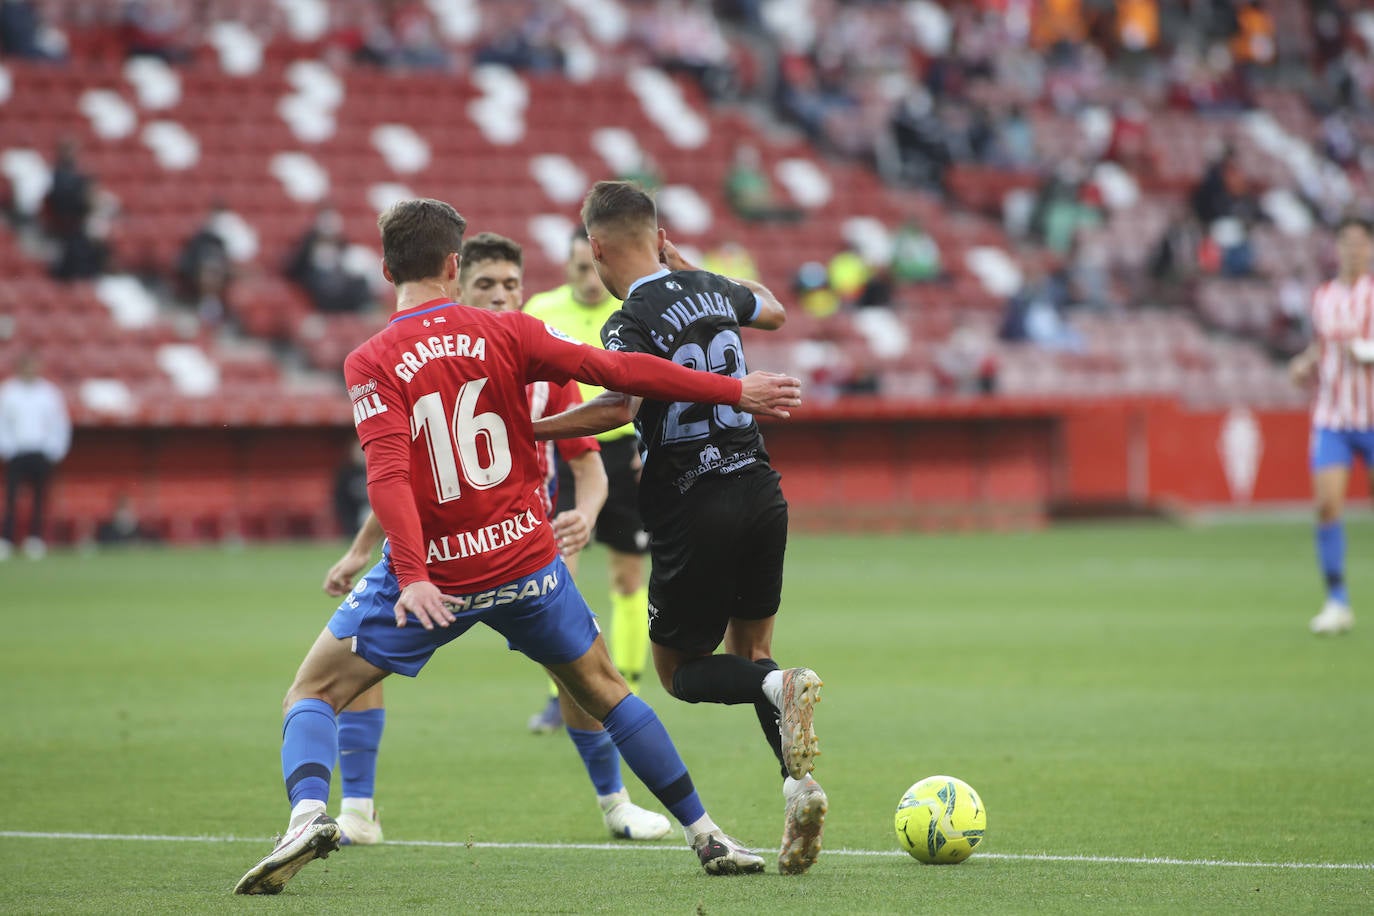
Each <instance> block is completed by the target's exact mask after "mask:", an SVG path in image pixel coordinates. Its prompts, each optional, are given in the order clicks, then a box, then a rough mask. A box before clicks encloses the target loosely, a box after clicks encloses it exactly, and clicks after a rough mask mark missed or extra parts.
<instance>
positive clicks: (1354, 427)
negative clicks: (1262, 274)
mask: <svg viewBox="0 0 1374 916" xmlns="http://www.w3.org/2000/svg"><path fill="white" fill-rule="evenodd" d="M1372 233H1374V227H1371V225H1370V223H1369V222H1367V221H1365V220H1361V219H1355V218H1348V219H1345V220H1343V221H1342V222H1341V224H1340V226H1339V228H1338V229H1337V231H1336V260H1337V262H1338V273H1337V276H1336V279H1334V280H1331V281H1329V282H1327V283H1323V284H1322V285H1321V286H1320V287H1318V288H1317V291H1316V293H1315V294H1314V295H1313V297H1312V332H1313V336H1314V338H1315V339H1314V340H1313V342H1312V344H1311V346H1309V347H1308V348H1307V349H1306V350H1304V351H1303V352H1302V353H1300V354H1298V355H1297V356H1296V357H1294V358H1293V361H1292V363H1291V364H1290V366H1289V369H1290V371H1291V373H1292V376H1293V379H1294V381H1296V382H1298V383H1299V384H1304V383H1306V382H1308V381H1310V380H1311V379H1313V378H1315V379H1316V383H1317V397H1316V400H1315V401H1314V402H1313V404H1312V491H1313V494H1314V496H1315V497H1316V502H1317V559H1318V561H1319V563H1320V564H1321V570H1322V575H1323V577H1324V578H1325V580H1326V603H1325V604H1324V605H1323V606H1322V609H1321V612H1320V613H1319V614H1317V616H1315V617H1313V618H1312V620H1311V622H1310V623H1309V624H1308V626H1309V628H1310V629H1311V630H1312V632H1313V633H1318V634H1326V635H1334V634H1338V633H1345V632H1347V631H1348V630H1350V628H1351V627H1353V626H1354V625H1355V615H1354V614H1353V613H1352V612H1351V610H1350V598H1349V595H1348V593H1347V591H1346V587H1345V526H1344V523H1343V522H1342V519H1341V516H1342V513H1343V511H1344V508H1345V491H1346V485H1347V484H1348V483H1349V481H1350V466H1351V464H1352V462H1353V460H1354V457H1355V456H1356V455H1359V456H1360V458H1361V459H1362V460H1363V461H1364V466H1365V470H1366V471H1370V470H1374V279H1372V278H1371V277H1370V276H1369V267H1370V259H1371V247H1372V246H1371V234H1372Z"/></svg>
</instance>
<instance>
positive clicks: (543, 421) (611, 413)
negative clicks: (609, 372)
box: [534, 391, 642, 512]
mask: <svg viewBox="0 0 1374 916" xmlns="http://www.w3.org/2000/svg"><path fill="white" fill-rule="evenodd" d="M641 403H642V399H641V398H636V397H632V396H630V395H628V394H621V393H620V392H618V391H603V392H602V393H601V394H599V395H597V396H596V397H594V398H592V399H591V400H590V401H583V402H582V403H581V404H578V405H577V406H576V407H572V408H569V409H568V410H565V411H563V412H562V413H559V414H554V415H553V416H551V417H541V418H540V419H538V420H535V421H534V438H535V439H536V440H538V441H541V442H543V441H547V440H549V439H554V440H557V439H576V438H577V437H578V436H596V435H600V434H601V433H605V432H610V431H611V430H613V429H618V428H619V427H621V426H624V425H625V424H626V423H629V422H631V421H632V420H634V418H635V414H637V413H639V405H640V404H641ZM602 471H603V473H604V471H605V468H604V467H603V468H602ZM577 492H578V493H581V492H582V490H581V488H580V487H579V489H578V491H577ZM597 511H598V512H599V511H600V510H597Z"/></svg>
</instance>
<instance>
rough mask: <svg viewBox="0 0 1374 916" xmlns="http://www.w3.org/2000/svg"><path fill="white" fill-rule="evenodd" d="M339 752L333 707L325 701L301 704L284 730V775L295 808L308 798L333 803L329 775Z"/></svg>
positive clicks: (290, 714)
mask: <svg viewBox="0 0 1374 916" xmlns="http://www.w3.org/2000/svg"><path fill="white" fill-rule="evenodd" d="M338 752H339V730H338V726H337V725H335V724H334V709H333V707H331V706H330V705H329V704H328V703H326V702H325V701H324V700H315V699H309V700H297V701H296V703H295V705H293V706H292V707H291V708H290V709H289V710H287V713H286V721H285V722H283V723H282V727H281V772H282V776H283V777H284V778H285V779H286V794H287V797H289V798H290V799H291V806H292V807H293V808H294V807H295V806H296V803H297V802H299V801H301V800H302V799H306V798H315V799H319V800H320V801H322V802H327V801H329V774H330V771H331V770H333V768H334V758H335V756H337V754H338Z"/></svg>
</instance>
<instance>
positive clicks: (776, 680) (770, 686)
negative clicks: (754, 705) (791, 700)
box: [763, 671, 782, 709]
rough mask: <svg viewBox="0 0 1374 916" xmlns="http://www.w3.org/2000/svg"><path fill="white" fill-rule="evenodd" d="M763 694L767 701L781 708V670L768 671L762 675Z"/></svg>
mask: <svg viewBox="0 0 1374 916" xmlns="http://www.w3.org/2000/svg"><path fill="white" fill-rule="evenodd" d="M763 695H764V696H766V697H768V702H770V703H772V704H773V705H774V706H776V707H778V709H782V671H770V672H768V673H767V674H765V675H764V676H763Z"/></svg>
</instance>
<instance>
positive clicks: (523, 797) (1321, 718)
mask: <svg viewBox="0 0 1374 916" xmlns="http://www.w3.org/2000/svg"><path fill="white" fill-rule="evenodd" d="M1371 554H1374V524H1371V523H1370V522H1369V521H1368V520H1363V521H1360V522H1357V523H1353V524H1352V525H1351V528H1350V555H1351V558H1352V570H1351V572H1352V577H1351V578H1352V583H1351V584H1352V591H1353V594H1354V596H1355V599H1356V610H1357V612H1360V611H1361V610H1362V609H1364V608H1368V609H1369V610H1368V611H1366V612H1365V614H1364V616H1363V618H1362V626H1361V627H1358V628H1357V629H1356V630H1355V631H1354V633H1352V634H1350V635H1349V636H1347V637H1344V638H1340V639H1318V638H1316V637H1313V636H1311V635H1309V634H1308V633H1307V631H1306V623H1307V619H1308V617H1309V616H1311V614H1312V613H1314V612H1315V611H1316V610H1317V608H1318V605H1319V604H1320V595H1319V589H1318V581H1317V578H1318V577H1317V574H1316V571H1315V564H1314V560H1313V550H1312V545H1311V531H1310V527H1309V526H1308V525H1306V524H1302V523H1298V522H1290V523H1282V522H1273V523H1265V522H1258V521H1252V522H1245V523H1239V524H1225V525H1219V526H1215V527H1203V528H1184V527H1177V526H1171V525H1165V524H1131V525H1092V526H1071V527H1064V528H1059V529H1054V530H1051V531H1046V532H1039V533H1031V534H998V535H993V534H988V535H959V536H939V537H935V536H925V537H917V536H911V537H871V538H870V537H812V536H797V537H795V538H794V539H793V541H792V545H791V548H790V554H789V562H788V572H787V585H786V595H785V601H784V608H783V612H782V615H781V616H780V618H779V625H778V632H777V638H776V642H775V654H776V657H777V658H778V659H779V660H780V661H781V662H782V663H783V664H784V665H786V664H792V663H805V664H808V665H810V666H812V667H814V668H816V669H817V670H818V671H819V672H820V673H821V675H822V676H823V677H824V678H825V681H826V687H825V691H824V702H823V703H821V705H820V706H819V707H818V710H817V731H818V733H819V734H820V736H821V743H822V749H823V751H824V754H823V756H822V757H821V758H820V760H819V763H818V767H817V776H818V777H819V778H820V779H821V781H822V783H823V784H824V785H825V787H826V789H827V790H828V792H829V795H830V800H831V813H830V818H829V822H828V824H827V826H826V833H825V845H826V850H827V853H826V854H825V855H823V856H822V859H821V861H820V863H819V864H818V865H817V866H816V867H815V868H814V869H813V870H812V872H811V873H810V874H808V875H805V876H803V877H800V878H783V877H781V876H779V875H777V874H774V873H769V874H766V875H763V876H752V877H743V878H734V879H724V878H709V877H707V876H706V875H704V874H703V873H701V870H700V868H699V867H698V866H697V864H696V860H695V857H693V856H692V855H691V853H690V852H689V851H687V850H686V848H685V847H684V846H683V844H682V843H681V841H680V840H678V839H676V838H674V839H673V840H672V841H665V842H663V843H659V844H650V846H649V847H647V848H646V847H640V846H629V845H625V844H614V845H611V844H610V843H609V839H608V838H607V837H606V836H605V835H604V832H603V829H602V827H601V823H600V818H599V814H598V812H597V810H596V807H595V803H594V800H593V798H592V795H591V790H590V787H589V786H588V785H587V782H586V778H585V775H584V774H583V772H582V770H581V766H580V764H579V762H578V760H577V758H576V755H575V752H574V751H573V748H572V746H571V744H570V743H569V742H568V741H567V740H566V738H563V737H561V736H548V737H535V736H532V735H530V734H528V733H527V732H526V731H525V719H526V718H527V716H528V715H529V714H530V713H532V712H533V711H534V710H535V708H536V707H537V706H538V705H539V704H540V702H541V701H542V699H543V695H544V694H543V690H544V688H543V684H542V680H541V677H540V676H539V673H538V671H537V670H536V669H535V668H534V667H533V666H532V665H531V664H530V663H528V662H526V661H524V660H523V659H522V658H520V657H518V656H516V655H515V654H513V653H510V652H508V651H506V649H505V647H504V644H503V643H502V642H501V641H500V640H499V638H497V637H496V636H495V634H493V633H491V632H489V631H485V630H478V631H474V633H473V634H471V635H470V636H469V637H466V638H464V639H462V640H460V641H459V642H458V643H456V644H454V645H452V646H450V647H449V648H448V649H446V650H443V651H441V652H440V653H439V654H438V655H437V656H436V658H435V660H434V661H433V662H432V663H431V664H430V666H429V668H428V669H427V670H426V671H425V672H423V673H422V674H421V676H420V677H419V679H418V680H415V681H411V680H408V679H405V678H393V679H391V680H390V681H388V682H387V691H388V702H389V709H390V713H389V716H388V722H387V730H386V737H385V740H384V742H383V748H382V755H381V763H380V773H379V787H378V799H379V804H380V807H381V809H382V813H383V817H384V823H385V827H386V833H387V837H388V839H389V840H393V841H396V842H394V843H391V844H388V845H386V846H383V847H377V848H369V849H344V850H341V851H340V852H338V853H335V854H334V855H333V856H331V857H330V859H329V860H328V861H326V862H317V863H313V864H312V865H310V866H309V867H308V868H307V869H306V870H305V871H304V872H302V873H301V875H300V876H298V877H297V878H296V879H295V880H294V881H293V882H292V883H291V884H290V885H289V886H288V888H287V890H286V893H284V894H283V895H281V896H280V897H277V898H236V897H234V896H232V894H231V888H232V887H233V885H234V882H235V881H236V880H237V879H238V877H239V876H240V875H241V874H242V873H243V872H244V871H245V870H246V869H247V868H248V867H249V866H250V865H252V864H253V863H254V862H255V861H256V860H257V859H258V858H259V857H260V856H261V855H262V854H264V853H265V852H266V851H267V848H268V842H267V840H266V838H268V837H270V836H271V835H272V834H274V833H276V832H278V831H280V830H281V829H282V828H283V827H284V825H285V819H286V804H285V796H284V792H283V790H282V787H281V776H280V765H279V759H278V740H279V728H280V700H281V695H282V693H283V692H284V690H285V688H286V686H287V684H288V682H289V680H290V678H291V675H292V673H293V672H294V670H295V666H296V665H297V664H298V662H299V661H300V658H301V656H302V654H303V653H304V651H305V649H306V648H307V647H308V646H309V644H310V642H311V640H312V639H313V638H314V636H315V635H316V634H317V633H318V632H319V630H320V628H321V627H322V626H323V624H324V622H325V620H326V619H327V617H328V614H329V612H330V611H331V610H332V608H333V602H332V601H331V600H330V599H328V598H326V597H324V596H323V594H322V593H321V592H320V591H319V582H320V580H321V579H322V578H323V575H324V571H325V569H326V568H327V566H328V565H329V563H330V562H331V561H332V560H333V558H334V556H335V548H334V546H333V545H311V546H301V545H282V546H266V547H253V548H248V549H243V550H237V551H235V550H220V549H205V550H165V551H163V550H134V551H129V552H111V553H105V554H99V555H89V556H86V555H78V554H63V553H60V552H59V553H57V554H55V555H53V556H51V557H50V558H49V559H47V560H45V561H43V562H41V563H30V562H27V561H24V560H12V561H11V562H9V563H7V564H5V565H3V566H0V594H2V595H3V598H2V599H0V603H2V604H3V607H4V614H3V617H4V621H5V637H4V644H5V648H6V650H7V651H6V661H5V675H4V680H3V683H4V685H5V687H6V690H5V693H6V698H5V699H6V702H5V703H4V705H3V709H2V710H0V734H3V750H0V800H3V809H2V810H3V814H2V815H0V911H3V912H6V913H136V912H147V913H162V912H186V913H190V912H213V913H255V914H256V913H269V912H270V913H306V912H309V913H319V912H326V911H330V912H353V911H359V912H368V913H393V912H394V913H458V912H520V913H583V912H622V913H683V914H691V913H741V914H747V913H766V912H777V913H807V914H810V913H906V912H921V911H928V912H989V913H1004V912H1016V913H1022V912H1050V913H1066V912H1085V913H1086V912H1159V913H1192V912H1203V911H1226V912H1230V911H1254V912H1276V911H1283V912H1323V913H1328V912H1370V911H1374V664H1371V649H1372V646H1374V643H1371V640H1372V639H1374V574H1371V567H1370V565H1369V563H1368V562H1367V558H1368V557H1370V556H1371ZM583 569H584V573H583V576H582V582H583V585H584V590H585V591H586V592H587V594H588V595H589V596H590V599H591V601H592V604H593V606H594V607H595V606H604V604H605V598H604V595H605V592H606V578H605V563H604V557H603V556H602V555H601V554H598V553H595V552H593V553H592V554H590V555H589V556H588V557H587V558H586V559H585V560H584V565H583ZM644 695H645V697H646V698H647V699H648V700H649V702H650V703H652V704H654V706H655V707H656V708H657V709H658V710H659V712H660V714H661V715H662V717H663V719H664V721H665V722H666V724H667V725H668V728H669V730H670V731H671V732H672V734H673V736H674V738H675V739H676V741H677V744H678V747H679V748H680V749H681V751H682V753H683V756H684V757H685V758H686V760H687V763H688V765H689V766H690V767H691V769H692V774H693V776H694V778H695V780H696V782H697V785H698V787H699V789H700V790H701V793H702V796H703V798H704V800H705V801H706V803H707V806H708V808H709V809H710V811H711V812H712V813H713V815H714V816H715V817H716V819H717V820H718V821H720V822H721V824H722V825H723V826H725V827H726V829H727V830H729V831H730V832H731V833H733V834H735V835H736V836H738V837H739V838H741V839H742V840H744V841H745V842H747V843H750V844H752V845H754V846H756V847H759V848H762V849H765V850H769V867H770V868H772V867H773V860H772V856H773V854H774V853H775V852H776V844H777V841H778V837H779V833H780V830H781V811H782V804H781V796H780V792H779V786H778V780H777V776H776V770H775V766H774V764H773V762H772V760H771V757H770V756H769V755H768V754H767V753H766V751H765V750H764V748H763V746H762V742H761V739H760V737H759V736H758V734H757V725H756V723H755V721H754V716H753V712H752V710H751V709H748V708H735V709H728V708H720V707H714V706H689V705H686V704H682V703H678V702H676V701H672V700H669V699H668V698H667V697H666V696H665V695H664V694H663V692H662V690H661V689H660V688H659V687H658V685H657V684H656V683H654V684H651V685H648V686H646V688H645V690H644ZM935 773H948V774H951V775H955V776H959V777H960V778H962V779H964V780H966V781H967V782H969V783H970V784H972V785H973V786H974V787H975V788H977V789H978V791H979V792H980V794H981V795H982V796H983V799H984V801H985V803H986V805H987V809H988V839H987V841H986V843H985V845H984V846H983V847H982V848H981V850H980V851H979V852H978V853H977V854H975V855H974V857H973V858H972V859H970V860H969V861H968V862H966V863H964V864H962V865H958V866H948V867H931V866H922V865H919V864H917V863H916V862H914V861H912V860H910V859H909V858H906V857H904V856H902V855H900V854H898V853H897V852H896V845H895V842H894V837H893V833H892V813H893V809H894V807H895V806H896V803H897V800H898V798H899V797H900V796H901V794H902V792H903V791H904V790H905V789H906V788H907V786H908V785H910V784H911V783H912V782H914V781H916V780H917V779H918V778H920V777H924V776H928V775H932V774H935ZM627 781H628V784H629V785H630V788H631V791H632V793H633V794H634V796H635V797H636V799H637V800H638V801H639V802H641V803H643V804H646V805H650V806H655V807H656V803H655V802H654V801H653V800H652V799H651V798H650V796H649V794H648V792H647V791H646V790H645V789H644V788H643V787H642V786H640V785H639V784H638V783H637V782H636V781H634V779H633V777H632V776H631V777H628V780H627ZM335 791H336V794H337V785H336V789H335ZM36 834H44V835H46V836H38V835H36ZM74 834H80V835H87V836H89V835H95V834H100V835H109V837H108V838H99V839H96V838H87V837H82V838H76V837H73V836H70V835H74ZM149 836H158V837H163V838H164V839H146V838H145V839H136V838H135V837H149ZM193 837H194V838H202V839H201V841H195V842H193V841H189V840H188V839H184V838H193ZM420 841H432V842H433V843H435V844H444V845H423V844H422V843H421V842H420ZM518 843H540V844H549V845H550V846H551V847H552V848H520V847H513V846H510V845H508V844H518ZM578 845H581V846H586V847H592V848H577V846H578ZM603 846H606V847H608V848H601V847H603ZM865 853H866V854H865ZM1160 859H1167V860H1174V861H1147V860H1160ZM1237 863H1263V864H1262V865H1246V864H1237ZM1335 864H1343V865H1354V866H1361V867H1355V868H1319V867H1312V866H1322V865H1335ZM1280 866H1284V867H1280ZM1293 866H1302V867H1293Z"/></svg>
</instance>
